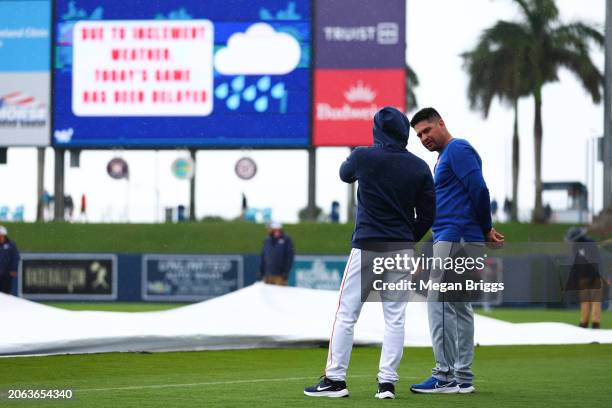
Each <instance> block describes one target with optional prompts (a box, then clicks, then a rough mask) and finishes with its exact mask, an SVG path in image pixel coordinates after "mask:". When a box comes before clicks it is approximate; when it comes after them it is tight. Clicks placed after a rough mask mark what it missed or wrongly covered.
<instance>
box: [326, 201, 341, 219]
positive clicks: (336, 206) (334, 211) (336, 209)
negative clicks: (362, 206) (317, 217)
mask: <svg viewBox="0 0 612 408" xmlns="http://www.w3.org/2000/svg"><path fill="white" fill-rule="evenodd" d="M329 221H330V222H331V223H332V224H337V223H338V222H340V203H339V202H337V201H332V204H331V211H330V213H329Z"/></svg>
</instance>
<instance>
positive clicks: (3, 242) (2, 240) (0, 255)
mask: <svg viewBox="0 0 612 408" xmlns="http://www.w3.org/2000/svg"><path fill="white" fill-rule="evenodd" d="M20 259H21V257H20V255H19V250H18V249H17V245H15V243H14V242H13V241H11V240H10V239H9V237H8V231H7V230H6V228H5V227H4V226H2V225H0V292H3V293H7V294H10V293H11V286H12V283H13V279H15V278H16V277H17V269H18V268H19V260H20Z"/></svg>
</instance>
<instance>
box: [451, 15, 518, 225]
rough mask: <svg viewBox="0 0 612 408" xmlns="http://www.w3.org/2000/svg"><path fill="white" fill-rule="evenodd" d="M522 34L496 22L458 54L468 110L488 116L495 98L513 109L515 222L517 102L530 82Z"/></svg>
mask: <svg viewBox="0 0 612 408" xmlns="http://www.w3.org/2000/svg"><path fill="white" fill-rule="evenodd" d="M527 40H528V38H527V36H525V34H524V32H522V31H518V30H516V27H515V25H513V24H507V23H506V22H503V21H500V22H498V23H497V24H495V26H493V27H492V28H489V29H487V30H485V31H484V32H483V34H482V35H481V36H480V39H479V41H478V44H477V45H476V47H474V49H473V50H471V51H468V52H465V53H463V54H461V56H462V57H463V60H464V68H465V69H466V70H467V72H468V75H469V78H470V81H469V85H468V98H469V100H470V108H471V109H474V110H478V111H480V112H481V113H482V114H483V116H484V117H485V118H487V117H488V116H489V110H490V108H491V103H492V102H493V99H494V98H495V97H497V98H499V100H500V101H501V102H502V103H506V104H508V105H511V106H512V108H513V109H514V132H513V137H512V211H511V219H512V221H517V219H518V175H519V165H520V156H519V134H518V100H519V98H520V97H523V96H527V95H529V90H530V82H529V71H528V70H527V65H528V64H527V62H528V60H527V52H526V44H527V43H528V42H527Z"/></svg>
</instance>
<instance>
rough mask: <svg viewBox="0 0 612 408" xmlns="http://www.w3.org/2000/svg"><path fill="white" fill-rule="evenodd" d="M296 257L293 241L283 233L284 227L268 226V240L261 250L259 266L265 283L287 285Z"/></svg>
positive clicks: (275, 223)
mask: <svg viewBox="0 0 612 408" xmlns="http://www.w3.org/2000/svg"><path fill="white" fill-rule="evenodd" d="M294 256H295V254H294V251H293V241H291V238H290V237H289V236H288V235H287V234H285V233H284V232H283V225H282V224H281V223H280V222H274V221H273V222H271V223H270V224H269V225H268V238H266V240H265V241H264V243H263V249H262V250H261V258H260V266H259V271H260V273H261V276H262V278H263V281H264V283H268V284H272V285H282V286H284V285H286V284H287V278H288V276H289V271H290V270H291V266H293V258H294Z"/></svg>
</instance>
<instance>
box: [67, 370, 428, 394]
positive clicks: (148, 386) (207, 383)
mask: <svg viewBox="0 0 612 408" xmlns="http://www.w3.org/2000/svg"><path fill="white" fill-rule="evenodd" d="M371 376H372V374H358V375H351V376H350V378H365V377H371ZM313 378H314V377H313V376H309V377H283V378H255V379H252V380H232V381H210V382H197V383H185V384H156V385H134V386H129V387H111V388H82V389H78V388H77V389H74V390H73V392H74V393H78V392H103V391H131V390H145V389H152V388H153V389H155V388H181V387H198V386H207V385H233V384H249V383H265V382H279V381H305V380H312V379H313ZM402 378H405V379H417V378H420V377H402Z"/></svg>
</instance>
